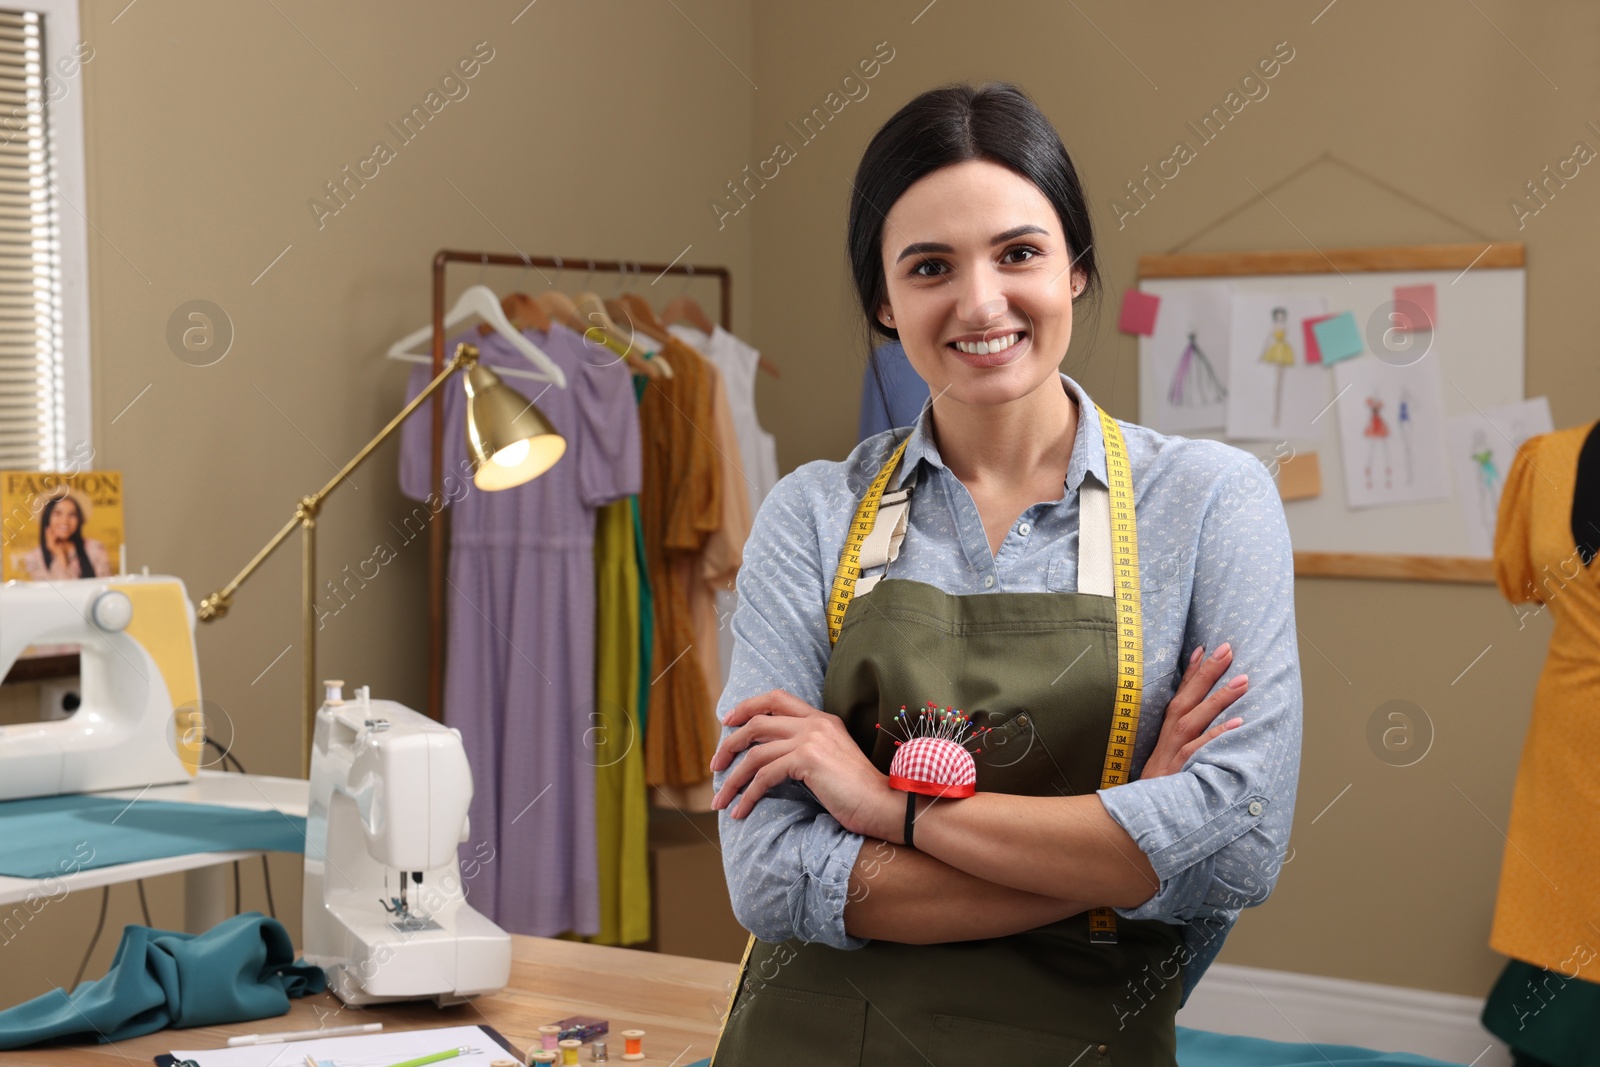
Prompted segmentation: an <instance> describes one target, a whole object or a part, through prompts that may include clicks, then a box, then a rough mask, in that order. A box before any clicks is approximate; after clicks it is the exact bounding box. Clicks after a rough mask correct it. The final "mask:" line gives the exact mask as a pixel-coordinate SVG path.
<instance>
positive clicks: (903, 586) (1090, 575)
mask: <svg viewBox="0 0 1600 1067" xmlns="http://www.w3.org/2000/svg"><path fill="white" fill-rule="evenodd" d="M901 451H903V448H902V450H901ZM901 451H897V452H896V453H895V455H894V456H893V457H891V459H890V461H889V463H890V465H891V466H892V465H894V464H896V463H897V462H898V461H899V456H900V454H901ZM914 480H915V472H914V471H913V472H912V475H911V476H910V477H908V483H910V484H908V486H906V487H902V489H901V490H899V491H897V492H896V493H894V494H885V495H883V497H882V500H883V507H882V510H880V511H879V512H878V514H877V516H876V521H875V523H874V525H873V527H872V533H871V534H870V535H869V536H868V537H867V541H866V543H865V544H864V545H863V547H862V550H861V553H860V557H861V558H860V566H861V569H862V570H865V569H866V568H867V567H870V566H874V565H876V564H879V563H886V562H889V561H892V560H893V559H894V558H895V557H896V555H897V554H898V548H899V541H900V539H901V537H902V536H903V534H904V528H905V521H906V514H907V508H908V504H909V499H908V498H909V489H910V485H914ZM882 481H887V479H886V478H885V479H880V482H882ZM880 491H881V490H880ZM869 495H870V494H869ZM1105 495H1106V489H1105V487H1104V486H1101V485H1099V484H1098V483H1097V482H1095V481H1094V480H1092V479H1089V480H1085V481H1084V483H1083V488H1082V491H1081V492H1080V516H1083V517H1085V520H1086V521H1084V522H1080V541H1081V542H1082V544H1081V545H1080V552H1079V583H1078V592H1075V593H1006V592H1001V593H982V594H978V595H974V596H952V595H950V594H947V593H945V592H943V591H942V590H940V589H938V588H936V587H934V586H932V585H928V584H925V583H923V582H916V581H909V580H905V579H897V578H887V577H882V576H881V575H874V576H871V578H864V579H862V580H861V581H860V582H859V583H858V585H857V588H856V590H855V592H854V595H853V596H852V597H851V599H850V600H849V602H848V606H847V607H846V609H845V611H844V616H843V623H842V626H841V627H840V631H839V635H838V642H837V644H836V645H835V647H834V650H833V655H832V658H831V659H830V661H829V663H828V669H827V674H826V676H825V678H824V681H823V696H822V710H824V711H827V712H830V713H831V714H834V715H838V716H839V717H840V718H841V719H843V720H844V722H845V724H846V726H847V727H848V728H849V731H850V734H851V736H852V737H854V738H855V740H856V743H857V744H859V745H860V746H861V749H862V751H863V752H865V753H867V754H868V755H869V756H870V757H871V759H872V762H873V765H874V766H876V767H877V768H878V770H879V771H882V772H883V773H885V774H887V773H888V771H889V763H890V761H891V760H892V759H893V756H894V750H895V745H894V738H893V737H891V736H889V734H890V727H891V725H892V720H893V719H894V718H895V717H896V716H897V715H898V714H899V712H900V709H901V708H902V706H903V707H905V708H906V709H907V711H908V713H912V714H914V713H915V710H916V709H917V708H918V707H920V706H923V705H925V704H926V702H928V701H932V702H933V703H935V704H937V705H938V706H940V707H944V706H950V707H953V708H959V709H962V710H964V711H965V712H967V714H968V715H969V716H971V718H972V720H973V723H974V725H975V726H988V727H991V728H992V732H991V733H989V734H987V735H986V736H985V738H984V740H983V743H982V751H981V752H979V753H978V754H977V755H976V757H975V760H976V764H977V788H978V789H979V790H981V791H988V792H996V793H1013V794H1019V795H1025V796H1057V795H1061V796H1082V795H1086V794H1089V793H1093V792H1094V791H1095V790H1096V789H1098V788H1099V786H1100V783H1101V772H1102V769H1103V767H1104V765H1105V761H1106V753H1107V744H1108V739H1109V735H1110V731H1111V727H1112V714H1113V703H1114V700H1115V693H1116V675H1115V672H1114V661H1113V657H1114V650H1115V642H1116V630H1117V617H1116V604H1115V601H1114V600H1113V598H1112V596H1111V591H1112V578H1111V573H1110V549H1109V541H1110V537H1111V534H1110V524H1109V517H1108V511H1107V507H1106V505H1105ZM1102 522H1103V523H1105V526H1103V527H1101V526H1100V524H1101V523H1102ZM1095 529H1104V530H1105V531H1106V532H1105V534H1104V535H1095V534H1094V533H1093V531H1094V530H1095ZM1086 533H1087V534H1088V535H1087V536H1086ZM847 551H848V549H847ZM880 579H881V580H880ZM1091 589H1092V590H1094V591H1093V592H1091V591H1088V590H1091ZM880 724H881V725H882V727H883V729H878V728H877V727H878V726H879V725H880ZM897 732H898V731H897ZM942 803H954V804H959V803H961V801H959V800H946V801H942ZM865 847H868V848H873V847H874V846H873V845H872V844H869V845H867V846H865ZM897 847H900V846H884V847H883V848H882V855H881V856H876V855H875V854H874V853H867V854H865V855H867V856H869V857H874V858H876V859H877V861H878V862H879V863H880V865H881V864H884V863H890V862H893V860H892V853H893V851H894V849H895V848H897ZM866 891H867V892H871V882H870V878H869V879H868V880H867V883H866ZM1181 952H1182V927H1181V926H1176V925H1172V924H1169V923H1164V922H1160V921H1157V920H1141V921H1135V920H1129V919H1126V918H1122V917H1116V918H1115V942H1114V943H1110V944H1107V943H1102V942H1094V941H1091V940H1090V936H1089V913H1088V912H1081V913H1079V914H1078V915H1074V916H1072V917H1071V918H1068V919H1064V920H1062V921H1060V922H1055V923H1050V924H1048V925H1045V926H1041V927H1038V928H1036V929H1033V930H1029V931H1026V932H1023V933H1019V934H1013V935H1010V936H1006V937H996V938H987V939H982V940H974V941H955V942H949V943H944V944H932V945H912V944H903V943H899V942H893V941H876V940H875V941H870V942H868V943H867V945H866V946H865V947H863V948H860V949H856V950H849V951H847V950H841V949H835V948H831V947H829V946H827V945H824V944H820V943H817V942H808V941H802V940H800V939H798V938H797V939H792V940H789V941H784V942H781V943H768V942H762V941H757V940H756V939H755V938H753V937H752V938H751V939H750V943H749V945H748V947H747V948H746V951H745V958H744V961H743V963H742V964H741V966H740V971H739V979H738V984H737V988H736V989H735V990H734V994H733V997H732V1000H731V1002H730V1005H729V1009H728V1014H727V1017H726V1019H725V1020H724V1023H723V1029H722V1033H721V1035H720V1037H719V1039H718V1043H717V1047H716V1052H715V1054H714V1055H713V1058H712V1065H713V1067H785V1065H789V1064H793V1065H796V1067H800V1065H804V1067H863V1065H870V1067H900V1065H905V1067H925V1065H927V1064H929V1063H932V1064H934V1065H935V1067H946V1065H947V1064H949V1065H956V1064H960V1065H963V1067H965V1065H970V1064H976V1063H996V1064H1001V1063H1003V1064H1006V1065H1007V1067H1045V1065H1050V1067H1067V1065H1068V1064H1075V1065H1077V1067H1088V1065H1090V1064H1094V1065H1101V1067H1103V1065H1106V1064H1111V1063H1113V1062H1115V1063H1121V1064H1124V1065H1135V1064H1136V1065H1139V1067H1163V1065H1165V1067H1176V1064H1177V1057H1176V1048H1177V1036H1176V1031H1175V1024H1174V1016H1175V1015H1176V1013H1177V1010H1178V1004H1179V1001H1180V999H1181V995H1182V986H1181V982H1180V980H1179V976H1180V975H1181V970H1182V968H1181V966H1180V965H1179V963H1180V960H1181Z"/></svg>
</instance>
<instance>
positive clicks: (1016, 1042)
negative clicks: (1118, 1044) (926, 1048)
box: [930, 1015, 1111, 1067]
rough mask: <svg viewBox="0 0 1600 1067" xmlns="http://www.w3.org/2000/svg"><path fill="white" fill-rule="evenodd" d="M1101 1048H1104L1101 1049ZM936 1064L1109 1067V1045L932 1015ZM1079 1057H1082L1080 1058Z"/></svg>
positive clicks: (940, 1066)
mask: <svg viewBox="0 0 1600 1067" xmlns="http://www.w3.org/2000/svg"><path fill="white" fill-rule="evenodd" d="M1102 1049H1104V1050H1105V1051H1101V1050H1102ZM930 1051H931V1052H932V1054H933V1062H934V1064H935V1067H967V1065H968V1064H973V1063H999V1062H1004V1063H1005V1064H1006V1065H1007V1067H1062V1065H1063V1064H1068V1063H1071V1064H1076V1065H1077V1067H1110V1064H1111V1051H1110V1048H1109V1046H1107V1045H1105V1044H1103V1043H1101V1042H1099V1041H1090V1040H1089V1039H1087V1038H1082V1037H1069V1036H1067V1035H1065V1034H1047V1033H1045V1032H1044V1031H1042V1030H1025V1029H1023V1028H1022V1027H1020V1026H1007V1025H1006V1024H1004V1023H992V1022H988V1021H986V1020H984V1019H968V1018H965V1017H963V1016H960V1015H935V1016H934V1017H933V1048H932V1049H931V1050H930ZM1079 1057H1081V1058H1079Z"/></svg>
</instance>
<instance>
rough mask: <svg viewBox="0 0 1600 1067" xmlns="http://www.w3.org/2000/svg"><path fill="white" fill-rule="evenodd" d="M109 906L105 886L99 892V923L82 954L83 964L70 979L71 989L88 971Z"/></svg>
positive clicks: (108, 892)
mask: <svg viewBox="0 0 1600 1067" xmlns="http://www.w3.org/2000/svg"><path fill="white" fill-rule="evenodd" d="M110 904H111V887H110V886H106V887H105V888H104V889H102V890H101V891H100V921H99V922H97V923H95V927H94V936H93V937H91V938H90V939H89V951H87V952H85V953H84V954H83V962H82V963H80V964H78V973H77V974H76V975H74V976H73V978H72V988H73V989H77V988H78V983H79V982H81V981H83V972H84V971H86V970H88V969H89V957H90V956H93V955H94V947H95V946H96V945H98V944H99V943H100V931H101V930H104V929H105V927H106V908H107V907H108V906H109V905H110Z"/></svg>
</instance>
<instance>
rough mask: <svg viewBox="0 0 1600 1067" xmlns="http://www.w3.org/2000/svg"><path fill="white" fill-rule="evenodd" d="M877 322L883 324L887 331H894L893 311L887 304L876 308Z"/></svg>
mask: <svg viewBox="0 0 1600 1067" xmlns="http://www.w3.org/2000/svg"><path fill="white" fill-rule="evenodd" d="M878 321H879V322H881V323H883V324H884V325H885V326H887V327H888V328H889V329H891V330H892V329H894V309H893V308H891V307H890V306H889V305H888V304H884V305H882V306H880V307H879V308H878Z"/></svg>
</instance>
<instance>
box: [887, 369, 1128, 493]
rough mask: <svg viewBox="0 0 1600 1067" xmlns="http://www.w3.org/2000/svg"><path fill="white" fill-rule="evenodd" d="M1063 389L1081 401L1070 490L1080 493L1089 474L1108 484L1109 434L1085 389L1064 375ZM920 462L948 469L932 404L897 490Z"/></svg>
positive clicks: (915, 429)
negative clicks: (941, 455) (941, 453)
mask: <svg viewBox="0 0 1600 1067" xmlns="http://www.w3.org/2000/svg"><path fill="white" fill-rule="evenodd" d="M1061 387H1062V388H1063V389H1065V390H1066V391H1067V392H1068V393H1070V394H1072V396H1073V397H1075V398H1076V399H1077V401H1078V433H1077V436H1076V437H1075V438H1074V439H1073V442H1072V460H1071V462H1070V463H1068V465H1067V481H1066V488H1068V489H1073V490H1076V489H1077V488H1078V487H1079V486H1081V485H1082V484H1083V478H1084V475H1086V474H1093V475H1094V476H1095V479H1096V480H1097V481H1099V483H1100V484H1101V485H1107V484H1108V478H1107V476H1106V442H1105V435H1104V434H1103V433H1102V432H1101V429H1100V416H1099V414H1098V411H1097V409H1096V406H1095V402H1094V401H1093V400H1092V399H1091V398H1090V397H1089V394H1088V393H1087V392H1085V391H1084V388H1083V386H1081V385H1079V384H1078V383H1077V382H1075V381H1073V380H1072V379H1071V378H1069V377H1067V376H1066V375H1065V374H1062V375H1061ZM918 463H927V464H929V465H930V466H933V467H940V468H943V467H944V460H942V459H941V458H939V447H938V445H937V444H935V442H934V439H933V407H932V405H930V404H924V405H923V406H922V414H920V415H919V416H917V421H916V424H915V425H913V426H912V428H911V439H910V440H909V441H907V442H906V452H905V456H904V457H903V458H902V459H901V461H900V470H899V471H898V472H897V473H896V475H895V477H894V479H893V481H894V488H896V489H898V488H900V487H901V486H902V485H903V484H905V480H906V477H907V476H908V475H909V473H910V472H911V471H912V470H914V469H916V466H917V464H918Z"/></svg>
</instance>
